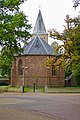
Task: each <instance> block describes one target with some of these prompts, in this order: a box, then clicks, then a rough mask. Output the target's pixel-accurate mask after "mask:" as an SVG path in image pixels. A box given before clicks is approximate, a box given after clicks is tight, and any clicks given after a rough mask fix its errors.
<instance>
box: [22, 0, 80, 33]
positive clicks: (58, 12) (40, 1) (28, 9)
mask: <svg viewBox="0 0 80 120" xmlns="http://www.w3.org/2000/svg"><path fill="white" fill-rule="evenodd" d="M72 6H73V2H72V0H27V1H26V2H25V3H24V4H22V5H21V6H20V8H21V10H22V11H24V13H25V14H26V15H27V16H28V19H29V23H31V24H32V27H34V25H35V22H36V19H37V15H38V12H39V7H40V9H41V13H42V17H43V21H44V24H45V27H46V30H47V31H48V30H49V29H52V28H54V29H57V30H58V31H62V30H63V25H64V24H65V22H64V19H65V16H66V15H67V14H69V15H70V16H71V17H76V16H77V15H78V11H79V7H80V6H79V7H78V8H77V9H76V10H75V9H74V8H73V7H72Z"/></svg>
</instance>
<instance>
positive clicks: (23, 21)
mask: <svg viewBox="0 0 80 120" xmlns="http://www.w3.org/2000/svg"><path fill="white" fill-rule="evenodd" d="M24 1H25V0H0V47H1V52H0V57H1V59H0V69H1V68H4V67H2V65H3V63H4V65H3V66H6V65H7V68H8V67H10V66H11V61H12V59H13V58H14V54H21V52H22V48H21V42H23V43H26V42H27V40H28V39H29V38H30V37H31V34H30V32H29V30H30V29H31V25H30V24H28V20H27V18H26V16H25V15H24V13H23V12H21V11H20V8H19V6H20V4H22V3H24ZM9 65H10V66H9ZM4 70H5V69H4Z"/></svg>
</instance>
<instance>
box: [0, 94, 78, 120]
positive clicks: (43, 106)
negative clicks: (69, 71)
mask: <svg viewBox="0 0 80 120" xmlns="http://www.w3.org/2000/svg"><path fill="white" fill-rule="evenodd" d="M0 120H80V94H40V93H39V94H32V93H31V94H29V93H25V94H21V93H19V94H16V93H14V94H13V93H3V94H0Z"/></svg>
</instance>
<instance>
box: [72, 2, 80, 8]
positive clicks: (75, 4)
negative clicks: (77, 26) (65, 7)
mask: <svg viewBox="0 0 80 120" xmlns="http://www.w3.org/2000/svg"><path fill="white" fill-rule="evenodd" d="M73 2H74V6H73V7H74V8H75V9H76V7H78V5H79V4H80V0H73Z"/></svg>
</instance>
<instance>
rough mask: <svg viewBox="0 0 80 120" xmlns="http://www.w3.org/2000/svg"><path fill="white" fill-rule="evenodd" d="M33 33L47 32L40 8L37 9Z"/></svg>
mask: <svg viewBox="0 0 80 120" xmlns="http://www.w3.org/2000/svg"><path fill="white" fill-rule="evenodd" d="M33 34H47V32H46V29H45V25H44V22H43V18H42V15H41V10H40V9H39V13H38V17H37V20H36V24H35V27H34V30H33Z"/></svg>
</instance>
